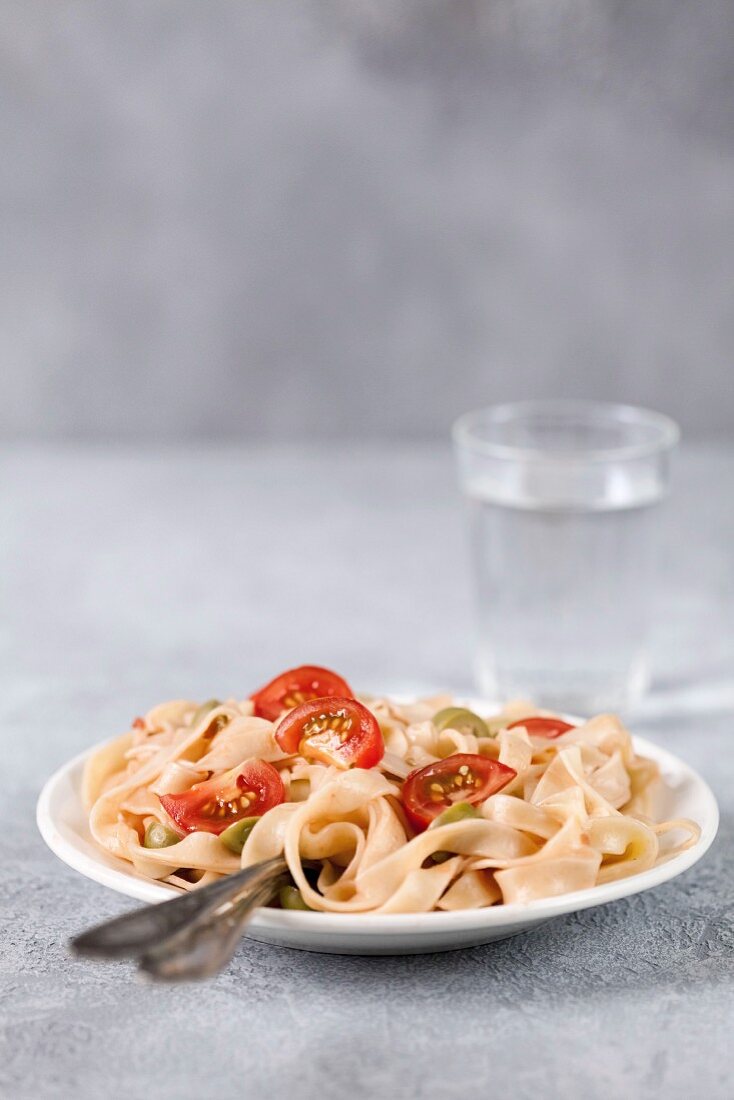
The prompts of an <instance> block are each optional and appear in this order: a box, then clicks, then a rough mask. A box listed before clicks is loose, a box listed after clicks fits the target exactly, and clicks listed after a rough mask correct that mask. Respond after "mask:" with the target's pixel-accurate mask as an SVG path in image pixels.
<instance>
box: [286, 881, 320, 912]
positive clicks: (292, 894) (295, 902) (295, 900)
mask: <svg viewBox="0 0 734 1100" xmlns="http://www.w3.org/2000/svg"><path fill="white" fill-rule="evenodd" d="M278 901H279V902H280V907H281V909H305V910H307V911H308V912H309V913H312V912H313V910H312V908H311V906H310V905H306V903H305V901H304V900H303V894H302V893H301V891H300V890H299V889H298V887H297V886H281V888H280V890H279V891H278Z"/></svg>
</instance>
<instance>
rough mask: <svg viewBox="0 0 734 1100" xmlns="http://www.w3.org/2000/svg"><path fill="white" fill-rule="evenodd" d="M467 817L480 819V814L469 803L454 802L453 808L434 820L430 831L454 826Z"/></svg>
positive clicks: (450, 807)
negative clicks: (445, 826) (443, 826)
mask: <svg viewBox="0 0 734 1100" xmlns="http://www.w3.org/2000/svg"><path fill="white" fill-rule="evenodd" d="M467 817H479V812H478V811H477V810H476V808H475V807H474V806H470V805H469V803H468V802H454V804H453V806H449V808H448V809H447V810H444V811H443V813H442V814H439V815H438V817H436V818H434V820H433V821H432V822H431V824H430V825H429V826H428V827H429V829H439V828H440V827H441V826H442V825H453V824H454V823H455V822H456V821H464V819H465V818H467Z"/></svg>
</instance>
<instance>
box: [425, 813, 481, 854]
mask: <svg viewBox="0 0 734 1100" xmlns="http://www.w3.org/2000/svg"><path fill="white" fill-rule="evenodd" d="M470 817H479V814H478V813H477V811H476V810H475V809H474V807H473V806H470V805H469V803H468V802H455V803H454V804H453V806H449V808H448V810H444V812H443V813H442V814H439V815H438V817H437V818H436V819H435V820H434V821H432V822H431V824H430V825H429V826H428V828H429V829H438V828H440V826H441V825H453V824H454V822H456V821H464V820H466V819H467V818H470ZM453 855H455V853H454V852H444V851H440V850H439V851H438V852H434V853H433V855H432V856H431V859H432V860H433V862H434V863H445V862H446V860H447V859H451V857H452V856H453Z"/></svg>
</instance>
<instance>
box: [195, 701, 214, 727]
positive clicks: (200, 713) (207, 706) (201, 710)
mask: <svg viewBox="0 0 734 1100" xmlns="http://www.w3.org/2000/svg"><path fill="white" fill-rule="evenodd" d="M218 706H221V703H220V702H219V700H218V699H207V701H206V703H202V704H201V706H200V707H197V708H196V710H195V711H194V715H193V717H192V719H191V725H192V728H193V727H194V726H198V724H199V722H201V720H202V718H204V717H205V716H206V715H207V714H208V713H209V711H210V710H214V708H215V707H218Z"/></svg>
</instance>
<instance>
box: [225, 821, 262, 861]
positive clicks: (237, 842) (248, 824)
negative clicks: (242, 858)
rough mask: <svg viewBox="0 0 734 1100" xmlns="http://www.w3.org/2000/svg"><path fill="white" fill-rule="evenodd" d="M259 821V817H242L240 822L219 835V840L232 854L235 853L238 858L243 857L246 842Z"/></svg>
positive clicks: (236, 822)
mask: <svg viewBox="0 0 734 1100" xmlns="http://www.w3.org/2000/svg"><path fill="white" fill-rule="evenodd" d="M259 820H260V818H259V817H241V818H240V820H239V821H235V822H233V823H232V824H231V825H228V826H227V828H226V829H225V830H224V832H222V833H220V834H219V839H220V840H221V841H222V843H223V844H225V845H226V846H227V848H229V850H230V852H234V854H235V855H236V856H238V855H241V853H242V849H243V848H244V846H245V841H246V840H247V838H248V836H249V835H250V833H251V832H252V830H253V829H254V828H255V826H256V825H257V823H258V821H259Z"/></svg>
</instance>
